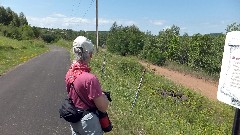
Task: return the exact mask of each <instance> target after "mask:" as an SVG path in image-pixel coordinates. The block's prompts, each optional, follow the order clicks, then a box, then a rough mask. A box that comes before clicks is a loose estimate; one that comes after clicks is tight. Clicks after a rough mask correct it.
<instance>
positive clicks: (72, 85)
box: [70, 82, 92, 110]
mask: <svg viewBox="0 0 240 135" xmlns="http://www.w3.org/2000/svg"><path fill="white" fill-rule="evenodd" d="M70 86H71V87H72V88H73V89H74V91H75V92H76V93H77V91H76V89H75V87H74V84H73V82H72V83H71V84H70ZM77 95H78V97H79V98H80V100H81V101H82V102H83V103H84V104H85V105H87V106H88V108H89V109H87V110H92V109H91V106H90V105H89V104H88V103H87V102H86V101H85V100H84V99H83V98H82V97H81V96H80V95H79V94H78V93H77Z"/></svg>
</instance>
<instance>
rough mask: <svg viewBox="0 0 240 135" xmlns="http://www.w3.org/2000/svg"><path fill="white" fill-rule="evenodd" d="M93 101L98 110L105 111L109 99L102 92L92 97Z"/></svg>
mask: <svg viewBox="0 0 240 135" xmlns="http://www.w3.org/2000/svg"><path fill="white" fill-rule="evenodd" d="M93 101H94V103H95V105H96V107H97V108H98V110H99V111H101V112H106V111H107V109H108V105H109V101H108V99H107V96H106V95H105V94H104V93H103V94H102V95H101V96H99V97H96V98H94V99H93Z"/></svg>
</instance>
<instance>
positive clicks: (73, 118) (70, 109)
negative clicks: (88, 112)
mask: <svg viewBox="0 0 240 135" xmlns="http://www.w3.org/2000/svg"><path fill="white" fill-rule="evenodd" d="M83 113H84V110H80V109H78V108H77V107H75V105H74V103H73V101H72V99H71V98H66V99H65V100H64V101H63V103H62V105H61V107H60V109H59V114H60V118H64V119H65V120H66V121H67V122H72V123H76V122H78V121H80V119H81V118H82V117H83Z"/></svg>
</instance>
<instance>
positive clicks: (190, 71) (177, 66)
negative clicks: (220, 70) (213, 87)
mask: <svg viewBox="0 0 240 135" xmlns="http://www.w3.org/2000/svg"><path fill="white" fill-rule="evenodd" d="M165 67H166V68H168V69H171V70H174V71H178V72H181V73H185V74H189V75H191V76H194V77H197V78H200V79H204V80H207V81H211V82H214V83H217V82H218V80H219V74H212V75H209V74H207V73H206V72H204V71H202V70H194V69H192V68H190V67H188V66H186V65H182V64H178V63H176V62H172V61H171V62H170V61H167V62H166V65H165Z"/></svg>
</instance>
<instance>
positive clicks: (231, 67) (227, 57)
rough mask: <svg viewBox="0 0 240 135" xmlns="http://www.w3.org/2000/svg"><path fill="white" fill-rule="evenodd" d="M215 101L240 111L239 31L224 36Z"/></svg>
mask: <svg viewBox="0 0 240 135" xmlns="http://www.w3.org/2000/svg"><path fill="white" fill-rule="evenodd" d="M217 99H218V100H219V101H222V102H224V103H226V104H229V105H231V106H234V107H236V108H239V109H240V31H232V32H229V33H227V35H226V39H225V45H224V53H223V59H222V66H221V73H220V79H219V84H218V92H217Z"/></svg>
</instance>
